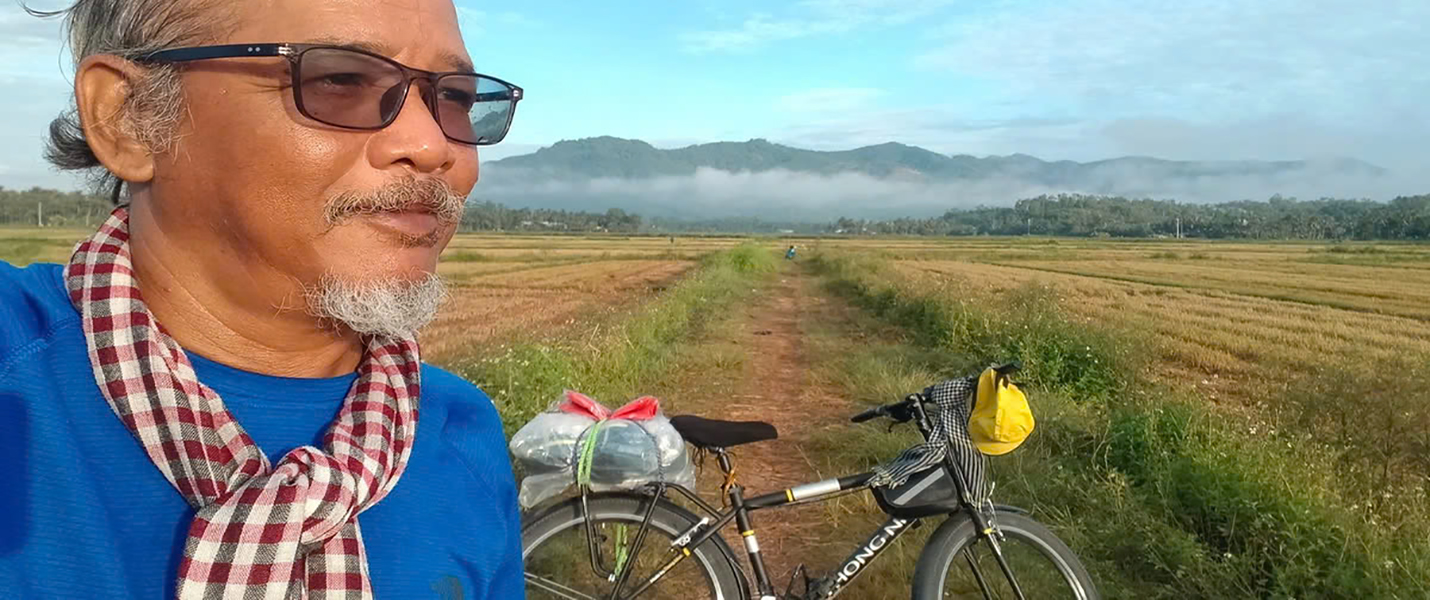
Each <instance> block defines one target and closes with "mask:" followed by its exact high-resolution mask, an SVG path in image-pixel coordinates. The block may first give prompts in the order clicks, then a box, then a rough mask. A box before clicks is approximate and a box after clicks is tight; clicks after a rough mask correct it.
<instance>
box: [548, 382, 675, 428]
mask: <svg viewBox="0 0 1430 600" xmlns="http://www.w3.org/2000/svg"><path fill="white" fill-rule="evenodd" d="M557 408H558V409H559V410H561V411H562V412H568V413H572V414H577V415H584V416H587V417H590V418H591V419H593V420H596V421H605V420H607V419H626V420H629V421H647V420H650V419H653V418H655V415H656V413H657V412H659V411H660V400H658V399H656V398H655V397H654V396H641V397H639V398H636V399H635V400H632V401H630V402H628V403H626V405H625V406H622V407H620V408H618V409H616V411H615V412H611V411H610V410H607V409H606V407H604V406H601V404H600V403H599V402H596V401H595V400H592V399H591V397H590V396H587V395H585V394H582V393H581V392H574V391H571V390H566V401H565V402H562V403H561V405H560V406H558V407H557Z"/></svg>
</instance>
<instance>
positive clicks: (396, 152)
mask: <svg viewBox="0 0 1430 600" xmlns="http://www.w3.org/2000/svg"><path fill="white" fill-rule="evenodd" d="M399 89H400V88H399ZM390 93H399V92H397V91H396V90H394V91H393V92H390ZM432 93H433V92H432V89H431V87H430V86H427V85H423V84H421V83H419V82H417V81H414V82H412V83H411V84H410V85H409V87H408V90H407V98H406V100H405V101H404V102H403V103H402V109H401V110H399V111H398V113H397V118H396V119H394V120H393V121H392V124H390V125H388V126H387V127H385V128H383V129H382V130H381V131H379V132H377V134H376V135H375V136H374V139H373V142H372V144H370V145H369V153H370V154H371V159H372V162H373V166H376V167H378V168H380V169H386V168H389V167H392V166H397V167H400V168H407V169H411V170H413V171H416V172H420V173H441V172H443V171H446V170H448V169H450V168H451V167H452V163H453V161H455V160H456V154H455V153H454V152H452V145H451V142H450V141H448V140H447V136H446V135H445V134H443V133H442V127H441V126H440V125H439V124H438V123H437V116H436V115H435V114H434V113H433V111H432V110H431V109H430V108H428V103H429V102H428V101H429V96H430V95H431V94H432Z"/></svg>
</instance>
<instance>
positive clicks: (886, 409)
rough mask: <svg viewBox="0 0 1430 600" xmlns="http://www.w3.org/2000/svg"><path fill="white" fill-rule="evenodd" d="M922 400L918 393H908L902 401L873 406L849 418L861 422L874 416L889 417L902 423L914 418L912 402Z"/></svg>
mask: <svg viewBox="0 0 1430 600" xmlns="http://www.w3.org/2000/svg"><path fill="white" fill-rule="evenodd" d="M920 400H923V396H921V395H919V394H909V395H908V396H906V397H905V398H904V399H903V401H901V402H895V403H893V404H885V405H883V406H875V407H874V408H871V409H869V410H866V411H864V412H861V413H859V414H857V415H854V416H852V417H850V418H849V420H850V421H852V422H854V423H863V422H864V421H868V420H869V419H873V418H876V417H889V418H890V419H893V420H895V421H897V422H899V423H903V422H906V421H909V420H912V419H913V418H914V403H915V402H918V401H920Z"/></svg>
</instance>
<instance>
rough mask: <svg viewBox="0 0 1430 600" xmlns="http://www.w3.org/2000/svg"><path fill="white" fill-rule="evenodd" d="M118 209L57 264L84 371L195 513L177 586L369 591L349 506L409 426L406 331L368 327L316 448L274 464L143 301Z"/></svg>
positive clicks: (411, 353) (396, 450) (390, 469)
mask: <svg viewBox="0 0 1430 600" xmlns="http://www.w3.org/2000/svg"><path fill="white" fill-rule="evenodd" d="M128 217H129V213H128V209H127V207H123V206H121V207H118V208H116V209H115V210H114V212H113V213H111V214H110V216H109V218H108V219H107V220H106V221H105V222H104V224H103V225H101V226H100V227H99V229H98V231H96V232H95V233H94V235H93V236H91V237H90V238H89V239H87V240H85V241H82V242H80V243H79V244H78V245H77V246H76V247H75V251H74V254H73V255H72V256H71V257H70V262H69V264H68V265H67V266H66V267H65V285H66V287H67V289H68V290H69V293H70V300H71V302H73V303H74V305H75V308H76V309H77V310H78V311H79V313H80V319H81V322H82V324H83V328H84V336H85V344H86V347H87V348H88V350H89V359H90V364H91V366H92V367H93V372H94V378H95V382H96V383H97V384H98V386H99V390H100V393H101V394H102V395H103V396H104V398H105V400H106V401H107V402H108V403H109V406H110V408H111V409H112V410H113V411H114V413H115V415H116V416H117V417H119V419H120V420H121V421H122V422H123V423H124V424H125V426H126V427H127V428H128V429H129V431H130V433H132V434H133V435H134V437H135V439H136V440H137V441H138V442H139V444H140V446H142V447H143V449H144V452H145V453H146V454H147V455H148V456H149V459H150V460H151V461H152V462H153V463H154V466H155V467H157V468H158V469H159V471H160V472H161V473H163V474H164V477H165V478H166V479H168V481H169V483H171V484H173V486H174V488H175V489H176V490H177V491H178V492H179V494H181V495H182V496H183V497H184V499H185V500H187V501H188V502H189V504H190V505H192V506H194V507H195V509H196V511H195V515H194V518H193V520H192V521H191V522H190V524H189V529H188V537H187V539H186V541H185V544H184V558H183V560H182V561H181V562H180V564H179V572H178V573H177V583H176V585H177V590H178V597H179V598H180V599H182V600H186V599H189V598H204V599H209V598H243V599H245V600H247V599H255V598H261V599H274V600H277V599H287V598H315V599H327V598H364V599H370V598H371V597H372V586H371V583H370V578H369V576H368V569H367V556H366V552H365V551H364V550H363V543H362V533H361V529H360V528H359V527H358V515H359V514H360V513H362V512H363V511H364V510H366V509H367V508H368V507H370V506H372V505H373V504H376V503H377V502H378V501H380V500H381V499H382V498H383V497H384V496H386V495H387V494H388V492H390V491H392V488H393V487H394V486H396V485H397V481H398V479H400V478H401V476H402V473H403V471H404V470H405V469H406V466H407V460H408V458H409V457H410V456H411V452H412V442H413V440H414V439H415V436H416V433H417V404H418V398H419V396H420V391H421V385H420V374H421V359H420V353H419V349H418V346H417V342H416V341H415V340H413V339H410V338H403V339H392V338H379V337H373V338H370V339H368V340H367V341H366V351H365V353H364V356H363V359H362V363H361V364H360V365H359V367H358V377H357V380H356V381H355V382H354V383H353V386H352V388H351V389H350V390H349V391H348V395H347V397H346V399H345V400H344V401H343V405H342V408H341V409H340V410H339V411H338V414H337V416H336V417H335V418H334V420H333V422H332V424H331V425H330V426H329V428H328V430H327V432H326V434H325V435H324V436H323V442H322V447H321V448H319V447H315V446H303V447H300V448H297V449H294V450H292V451H290V452H288V453H287V454H285V455H284V456H283V457H282V458H281V459H280V460H279V461H278V464H277V465H276V466H273V465H270V464H269V461H268V458H267V455H265V454H264V453H263V451H262V450H261V449H260V448H258V446H257V445H256V444H255V443H254V442H253V439H252V438H251V437H249V435H248V433H247V432H245V431H244V429H243V427H242V426H241V425H239V423H238V421H237V420H235V419H234V417H233V414H232V413H230V412H229V411H228V409H227V408H225V407H224V404H223V400H222V398H220V397H219V395H218V393H216V392H215V391H214V390H212V389H211V388H209V387H207V386H205V385H203V384H202V383H200V382H199V380H198V376H197V375H196V374H195V373H194V368H193V364H192V363H191V362H190V361H189V358H188V356H187V355H186V354H185V353H184V350H183V348H181V347H180V346H179V344H178V342H176V341H175V340H174V339H173V338H171V337H169V335H168V334H167V333H166V332H165V331H164V328H163V327H162V326H161V325H160V324H159V322H158V321H157V320H156V319H155V318H154V315H153V314H152V313H150V312H149V309H148V307H147V306H146V305H145V304H144V300H143V296H142V294H141V293H140V290H139V286H138V282H137V281H136V280H135V278H134V268H133V264H132V262H131V261H130V255H129V231H128V225H129V220H128Z"/></svg>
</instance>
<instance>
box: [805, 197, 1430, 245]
mask: <svg viewBox="0 0 1430 600" xmlns="http://www.w3.org/2000/svg"><path fill="white" fill-rule="evenodd" d="M1179 220H1180V223H1181V234H1182V236H1183V237H1191V238H1211V239H1316V240H1320V239H1362V240H1424V239H1430V194H1426V195H1419V196H1401V197H1397V198H1395V199H1393V200H1391V201H1390V202H1387V203H1381V202H1372V201H1370V200H1343V199H1335V198H1322V199H1319V200H1309V201H1301V200H1297V199H1295V198H1284V197H1281V196H1272V197H1271V198H1270V199H1269V200H1267V201H1265V202H1254V201H1238V202H1225V203H1220V204H1182V203H1179V202H1176V201H1171V200H1146V199H1129V198H1123V197H1120V196H1096V195H1086V194H1057V195H1042V196H1037V197H1035V198H1027V199H1023V200H1019V201H1018V202H1017V203H1015V204H1014V205H1013V206H1012V207H983V208H976V209H971V210H951V211H948V212H946V213H944V214H943V215H942V216H939V217H934V218H929V219H913V218H902V219H892V220H860V219H849V218H845V217H840V218H839V219H838V220H836V221H835V222H834V223H832V224H830V225H829V226H828V227H827V228H826V231H827V232H829V233H843V234H894V235H945V236H948V235H952V236H959V235H1027V234H1032V235H1052V236H1074V237H1086V236H1108V237H1158V236H1167V237H1172V236H1175V235H1176V234H1177V231H1178V221H1179Z"/></svg>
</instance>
